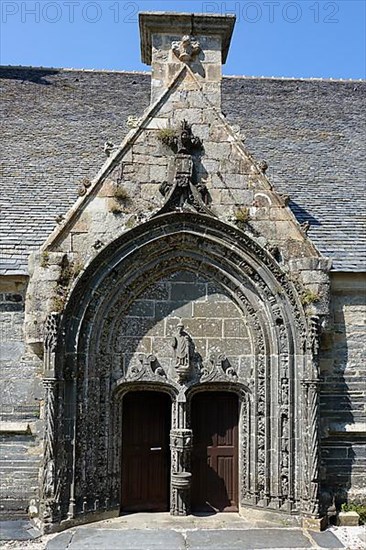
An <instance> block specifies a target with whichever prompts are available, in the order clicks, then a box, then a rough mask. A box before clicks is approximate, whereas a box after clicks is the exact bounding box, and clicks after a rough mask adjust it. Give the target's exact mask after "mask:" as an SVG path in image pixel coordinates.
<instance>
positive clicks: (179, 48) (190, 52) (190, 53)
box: [172, 34, 201, 63]
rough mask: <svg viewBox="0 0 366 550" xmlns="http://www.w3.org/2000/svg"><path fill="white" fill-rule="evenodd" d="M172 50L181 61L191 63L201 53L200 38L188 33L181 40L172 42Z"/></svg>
mask: <svg viewBox="0 0 366 550" xmlns="http://www.w3.org/2000/svg"><path fill="white" fill-rule="evenodd" d="M172 50H173V53H174V54H175V55H176V56H177V57H178V59H179V61H182V62H183V63H189V62H190V61H192V60H193V59H194V58H195V57H196V55H198V54H199V53H200V51H201V46H200V43H199V42H198V40H196V39H195V38H193V36H189V35H188V34H186V35H184V36H183V37H182V40H181V41H180V42H173V43H172Z"/></svg>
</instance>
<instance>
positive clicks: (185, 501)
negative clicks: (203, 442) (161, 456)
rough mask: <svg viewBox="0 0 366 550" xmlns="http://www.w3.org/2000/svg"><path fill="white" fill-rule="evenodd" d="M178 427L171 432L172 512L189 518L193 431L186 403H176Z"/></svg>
mask: <svg viewBox="0 0 366 550" xmlns="http://www.w3.org/2000/svg"><path fill="white" fill-rule="evenodd" d="M175 407H176V419H177V423H176V425H177V427H176V428H173V429H172V430H171V432H170V449H171V453H172V472H171V494H172V501H171V510H170V513H171V514H172V515H173V516H187V515H188V514H190V511H191V479H192V473H191V472H190V469H191V451H192V444H193V433H192V430H190V429H187V428H186V427H185V425H186V414H185V413H186V402H179V401H178V402H176V403H175Z"/></svg>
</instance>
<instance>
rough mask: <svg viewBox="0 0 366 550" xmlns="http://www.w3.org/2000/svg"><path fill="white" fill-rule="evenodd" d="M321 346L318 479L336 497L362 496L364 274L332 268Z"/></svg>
mask: <svg viewBox="0 0 366 550" xmlns="http://www.w3.org/2000/svg"><path fill="white" fill-rule="evenodd" d="M331 288H332V297H331V318H330V326H329V328H328V332H327V333H325V334H324V337H323V341H322V352H321V362H320V367H321V376H322V378H323V383H322V389H321V408H320V414H321V425H322V434H323V439H322V462H323V478H324V479H323V484H324V486H325V487H326V488H331V489H332V491H333V492H334V493H335V495H336V501H337V503H339V504H340V503H341V502H344V501H345V500H346V499H348V500H349V501H353V500H356V501H365V499H366V477H365V472H366V363H365V341H366V323H365V320H366V292H365V291H366V278H365V276H364V275H359V276H358V277H357V276H356V275H353V276H352V275H350V274H333V276H332V287H331Z"/></svg>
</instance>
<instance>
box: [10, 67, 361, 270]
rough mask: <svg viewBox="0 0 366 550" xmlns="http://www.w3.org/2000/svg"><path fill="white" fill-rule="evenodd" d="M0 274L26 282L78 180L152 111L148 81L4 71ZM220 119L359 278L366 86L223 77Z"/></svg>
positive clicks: (129, 76)
mask: <svg viewBox="0 0 366 550" xmlns="http://www.w3.org/2000/svg"><path fill="white" fill-rule="evenodd" d="M0 85H1V98H2V102H1V103H2V107H1V109H2V126H3V128H2V135H3V142H2V155H1V156H2V159H1V197H0V207H1V210H2V214H1V220H0V234H1V252H0V269H1V272H2V273H8V274H10V273H26V272H27V256H28V253H29V252H30V251H31V250H32V249H35V248H38V247H39V246H40V245H41V244H42V242H43V241H44V240H45V239H46V237H47V236H48V235H49V234H50V232H51V231H52V229H53V227H54V226H55V217H56V216H57V215H58V214H62V213H65V212H66V211H67V210H68V208H69V207H70V206H71V205H72V204H73V203H74V201H75V200H76V198H77V187H78V184H79V182H80V180H81V179H82V178H83V177H89V178H92V177H93V176H94V175H95V174H96V172H97V171H98V170H99V168H100V167H101V165H102V164H103V163H104V161H105V158H106V157H105V154H104V152H103V145H104V142H105V141H107V140H111V141H113V142H114V143H116V144H118V143H120V142H121V141H122V139H123V137H124V136H125V135H126V133H127V131H128V127H127V124H126V123H127V117H128V116H129V115H134V116H140V115H141V114H142V112H143V110H144V109H145V108H146V107H147V106H148V104H149V93H150V75H149V74H147V73H132V72H129V73H127V72H110V71H108V72H107V71H105V72H104V71H83V70H67V69H62V70H60V69H41V68H24V67H19V68H17V67H3V68H0ZM222 89H223V90H222V91H223V100H222V109H223V111H224V113H225V114H226V116H227V120H228V121H229V122H230V123H233V124H239V125H240V127H241V129H242V132H243V133H244V134H245V135H246V141H245V145H246V147H247V148H248V150H249V151H250V152H251V153H252V154H253V155H254V156H255V158H257V159H258V160H261V159H265V160H266V161H267V162H268V164H269V170H268V172H267V174H268V175H269V177H270V179H271V181H272V182H273V183H274V185H275V187H276V189H277V190H278V191H280V192H281V193H287V194H289V195H290V197H291V203H290V206H291V208H292V210H293V212H294V213H295V215H296V216H297V218H298V220H299V221H300V222H303V221H306V220H308V221H309V222H310V230H309V233H308V234H309V236H310V237H311V239H312V240H313V242H314V243H315V245H316V246H317V247H318V249H319V250H320V252H321V253H322V254H324V255H325V256H328V257H331V258H333V269H334V270H336V271H365V248H366V247H365V244H366V232H365V223H364V222H365V218H364V215H365V206H366V205H365V202H366V199H365V196H364V195H365V193H364V191H365V186H364V182H365V169H366V166H365V161H364V158H363V155H364V144H365V113H366V109H365V105H364V100H363V97H365V91H366V82H364V81H344V82H343V81H325V80H289V79H268V78H247V77H225V78H224V79H223V85H222Z"/></svg>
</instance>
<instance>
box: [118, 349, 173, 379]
mask: <svg viewBox="0 0 366 550" xmlns="http://www.w3.org/2000/svg"><path fill="white" fill-rule="evenodd" d="M138 359H139V361H140V365H139V366H137V365H131V366H130V367H129V368H128V370H127V375H126V378H127V380H131V381H132V380H133V381H136V380H141V379H144V380H151V381H154V380H155V381H156V380H162V379H165V378H166V374H165V371H164V369H163V367H162V366H161V365H160V364H159V362H158V360H157V358H156V357H155V355H148V356H147V357H146V356H145V355H144V354H143V353H141V354H140V355H139V356H138Z"/></svg>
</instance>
